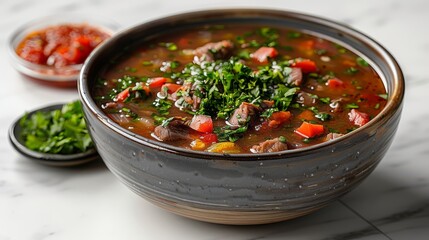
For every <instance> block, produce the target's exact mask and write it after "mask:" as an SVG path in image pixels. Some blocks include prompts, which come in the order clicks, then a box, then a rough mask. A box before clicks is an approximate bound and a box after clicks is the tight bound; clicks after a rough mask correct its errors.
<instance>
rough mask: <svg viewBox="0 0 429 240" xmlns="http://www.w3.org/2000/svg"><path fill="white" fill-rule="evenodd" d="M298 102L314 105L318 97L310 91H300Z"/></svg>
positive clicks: (308, 105)
mask: <svg viewBox="0 0 429 240" xmlns="http://www.w3.org/2000/svg"><path fill="white" fill-rule="evenodd" d="M296 102H297V103H299V104H301V105H304V106H306V107H310V106H314V104H316V99H315V98H313V97H312V96H311V94H310V93H307V92H304V91H300V92H299V93H298V95H297V97H296Z"/></svg>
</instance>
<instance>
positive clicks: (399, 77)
mask: <svg viewBox="0 0 429 240" xmlns="http://www.w3.org/2000/svg"><path fill="white" fill-rule="evenodd" d="M225 12H228V13H234V14H236V13H237V12H238V13H242V15H246V14H247V15H246V16H248V15H249V16H250V14H259V17H268V16H269V14H273V15H274V14H275V15H281V16H285V17H286V16H287V17H288V18H292V19H295V20H299V21H309V22H311V23H313V24H317V25H321V26H328V27H331V28H333V29H335V30H338V31H341V32H342V33H347V34H349V35H351V36H353V37H354V38H356V39H358V40H359V41H361V42H364V43H366V44H369V45H370V46H371V47H372V48H373V51H374V52H377V53H379V54H381V55H382V60H383V61H384V62H385V63H386V65H387V66H388V67H389V69H390V70H391V71H392V75H393V77H392V78H393V79H392V82H393V83H392V84H393V88H392V91H391V92H388V101H387V104H386V106H385V107H384V109H383V110H382V111H381V112H380V113H379V114H378V115H377V116H375V117H374V118H373V119H371V120H370V121H369V122H368V123H367V124H365V125H364V126H362V127H359V128H358V129H356V130H354V131H352V132H350V133H347V134H345V135H344V136H342V137H340V138H337V139H333V140H330V141H326V142H323V143H319V144H316V145H313V146H308V147H303V148H297V149H291V150H285V151H281V152H273V153H256V154H255V153H245V154H223V153H210V152H205V151H195V150H190V149H184V148H179V147H175V146H172V145H169V144H166V143H163V142H159V141H156V140H152V139H148V138H145V137H143V136H140V135H138V134H136V133H133V132H131V131H129V130H127V129H125V128H123V127H121V126H120V125H119V124H117V123H115V122H113V121H112V120H110V119H109V117H107V115H106V114H104V112H103V111H102V110H101V108H99V107H98V106H97V105H96V103H95V102H94V100H93V98H92V96H91V91H90V90H89V87H88V86H89V84H88V78H87V75H88V72H89V71H90V68H91V65H92V64H93V63H94V61H95V60H94V59H96V58H97V56H98V55H100V52H102V51H103V50H104V49H106V48H108V47H109V46H110V44H113V43H114V40H116V39H121V38H126V36H127V35H128V34H130V33H132V32H134V31H138V30H139V29H140V28H144V27H146V28H148V27H149V28H153V26H152V25H154V26H155V28H159V27H160V26H162V25H165V24H166V23H167V22H168V21H167V20H169V19H179V21H183V20H184V19H186V18H188V17H190V16H197V17H202V16H204V15H206V14H218V15H220V14H221V13H222V14H225ZM222 17H223V15H222V16H219V19H222ZM151 26H152V27H151ZM93 71H94V70H93ZM383 75H385V74H383ZM386 81H387V80H386ZM383 82H384V81H383ZM384 85H385V88H387V85H388V84H387V83H386V82H384ZM78 92H79V96H80V98H81V100H82V102H83V104H84V106H86V107H87V108H88V109H89V110H90V113H91V114H93V115H95V116H96V118H97V119H98V120H99V121H100V122H101V123H102V124H103V125H105V126H106V127H107V128H108V129H110V130H113V131H114V132H115V133H116V134H119V135H121V136H123V137H125V138H126V139H128V140H131V141H133V142H136V143H139V144H141V145H144V146H146V147H149V148H153V149H156V150H159V151H165V152H170V153H173V154H177V155H182V156H191V157H196V158H200V159H213V160H253V161H254V160H258V161H263V160H273V159H279V158H288V157H293V156H300V155H306V153H308V152H313V151H317V150H318V149H321V148H325V147H331V146H333V145H335V144H336V143H339V142H342V141H346V140H347V139H350V138H352V137H353V136H356V135H358V134H359V133H361V132H364V131H366V130H368V129H370V128H377V125H379V124H380V122H382V121H383V120H384V119H386V118H391V117H392V116H393V115H394V113H395V112H396V111H397V110H398V109H399V108H400V107H401V105H402V101H403V98H404V93H405V82H404V76H403V73H402V70H401V68H400V66H399V64H398V62H397V61H396V60H395V58H394V57H393V56H392V54H391V53H390V52H388V51H387V50H386V49H385V48H384V47H383V46H382V45H381V44H380V43H378V42H377V41H375V40H373V39H372V38H371V37H369V36H367V35H366V34H364V33H362V32H360V31H358V30H356V29H354V28H352V27H350V26H347V25H345V24H342V23H338V22H336V21H333V20H328V19H325V18H322V17H319V16H314V15H310V14H306V13H300V12H297V11H287V10H274V9H267V8H216V9H207V10H198V11H190V12H184V13H179V14H173V15H168V16H163V17H160V18H157V19H155V20H151V21H147V22H143V23H140V24H137V25H135V26H132V27H130V28H127V29H124V30H122V31H120V32H119V33H117V34H115V35H114V36H113V37H111V38H109V39H108V40H107V41H105V42H103V44H102V45H101V46H100V47H98V48H97V49H95V50H94V51H93V52H92V53H91V54H90V56H89V57H88V58H87V60H86V61H85V63H84V65H83V67H82V70H81V72H80V76H79V79H78ZM85 114H87V113H85Z"/></svg>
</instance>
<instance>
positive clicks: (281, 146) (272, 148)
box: [250, 138, 288, 153]
mask: <svg viewBox="0 0 429 240" xmlns="http://www.w3.org/2000/svg"><path fill="white" fill-rule="evenodd" d="M287 149H288V146H287V143H285V142H281V141H280V140H279V138H274V139H270V140H266V141H264V142H261V143H259V144H258V145H254V146H253V147H252V148H251V149H250V151H251V152H253V153H269V152H280V151H283V150H287Z"/></svg>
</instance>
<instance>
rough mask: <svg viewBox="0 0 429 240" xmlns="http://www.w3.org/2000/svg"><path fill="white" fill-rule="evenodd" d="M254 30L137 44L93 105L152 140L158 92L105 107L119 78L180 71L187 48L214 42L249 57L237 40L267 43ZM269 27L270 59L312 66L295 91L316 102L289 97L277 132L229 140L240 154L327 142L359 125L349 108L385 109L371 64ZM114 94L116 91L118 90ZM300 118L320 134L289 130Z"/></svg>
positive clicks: (214, 30) (208, 31)
mask: <svg viewBox="0 0 429 240" xmlns="http://www.w3.org/2000/svg"><path fill="white" fill-rule="evenodd" d="M260 29H261V26H241V25H231V26H223V27H216V26H211V27H210V26H209V27H207V26H206V27H202V28H198V29H192V30H187V31H184V32H179V33H174V34H172V35H167V36H162V37H160V38H158V39H155V40H153V41H151V42H150V43H148V44H145V45H144V46H141V47H140V48H139V49H137V50H135V51H134V52H133V54H132V55H129V56H128V57H127V58H124V60H121V62H119V63H118V64H116V65H114V66H111V68H110V69H109V70H108V71H106V72H105V73H103V74H102V76H101V78H102V79H104V80H103V82H102V84H99V85H98V86H101V87H97V88H96V89H95V90H94V95H95V96H96V98H97V99H98V105H99V106H101V107H103V108H104V111H105V112H106V113H107V114H108V115H109V116H111V118H112V119H113V120H114V121H116V122H117V123H119V124H120V125H121V126H123V127H124V128H126V129H129V130H131V131H133V132H135V133H137V134H140V135H142V136H143V137H146V138H151V139H154V138H153V136H152V132H153V130H154V128H155V127H156V124H155V121H154V119H153V118H152V115H153V114H158V111H157V109H156V108H155V107H153V105H152V102H153V101H154V100H155V99H156V97H157V93H158V92H159V91H160V88H159V87H157V88H156V87H155V88H151V89H150V91H151V96H150V97H149V98H148V99H146V100H138V101H125V102H124V103H119V104H116V105H115V106H114V107H107V108H106V104H107V103H109V102H114V99H113V100H112V96H113V95H115V94H112V89H114V88H117V86H118V80H119V79H123V76H124V75H130V76H136V77H138V78H142V79H143V81H145V80H146V79H147V78H149V79H150V78H155V77H162V76H165V75H166V76H169V75H170V74H169V72H168V71H167V73H166V72H163V71H162V70H160V69H163V68H164V66H163V64H164V65H165V63H166V62H168V61H175V62H177V63H179V66H177V67H176V68H175V69H171V71H172V72H180V71H181V70H182V69H184V67H185V65H186V64H188V63H191V62H192V61H193V59H194V56H193V55H192V54H186V52H187V51H188V50H189V49H196V48H198V47H201V46H203V45H204V44H206V43H210V42H219V41H222V40H231V41H233V42H234V46H235V48H234V50H233V55H236V54H238V53H240V52H242V51H243V50H246V51H248V52H249V53H252V52H255V51H256V50H257V49H258V48H259V47H253V46H247V45H242V44H240V43H239V41H240V38H239V36H241V37H243V36H244V39H245V41H246V43H249V42H252V41H253V42H256V43H264V42H266V41H267V38H265V37H263V36H260V35H259V34H250V33H252V32H253V33H254V32H257V31H259V30H260ZM273 29H276V31H277V34H278V39H276V40H275V42H276V43H277V45H276V46H274V48H275V49H276V50H277V51H278V55H277V56H276V57H275V59H274V60H275V61H278V62H280V61H288V60H291V59H297V58H304V59H310V60H312V61H314V62H315V63H316V66H317V68H318V70H317V72H315V73H309V74H304V77H303V78H304V81H303V84H302V85H301V86H299V87H300V91H304V92H306V93H309V94H313V97H314V96H316V95H317V99H316V100H315V103H314V104H311V105H303V104H299V103H296V100H297V97H296V96H295V97H294V101H293V102H292V105H291V106H289V108H288V109H287V111H290V112H291V114H292V118H291V119H290V120H289V121H287V122H286V123H283V124H281V125H280V126H279V127H277V128H270V127H266V126H263V124H261V125H259V126H257V127H249V129H248V131H247V132H246V133H245V134H244V135H243V136H242V137H241V138H239V139H238V140H237V141H236V142H235V145H236V146H237V147H238V148H239V149H240V152H242V153H247V152H250V148H251V147H252V146H253V145H255V144H258V143H260V142H263V141H265V140H267V139H273V138H277V137H279V136H282V137H284V138H285V139H286V140H287V143H288V145H289V148H290V149H291V148H300V147H306V146H311V145H314V144H318V143H321V142H324V141H327V139H326V135H327V134H328V133H329V132H335V133H341V134H346V133H348V132H350V131H352V130H354V129H356V128H358V127H359V126H357V125H356V124H354V123H353V122H352V121H351V120H349V113H350V111H351V108H350V107H353V106H355V107H356V106H358V108H357V109H356V110H358V111H359V112H363V113H366V114H367V115H369V117H370V119H372V118H373V117H375V116H376V115H377V114H378V113H379V112H380V111H381V110H382V109H383V108H384V106H385V105H386V97H385V96H386V90H385V87H384V85H383V82H382V80H381V79H380V77H379V76H378V74H377V73H376V72H375V70H374V69H373V68H372V67H371V66H369V65H366V63H365V62H364V61H363V60H362V59H359V60H358V58H359V57H358V56H357V55H356V54H354V53H353V52H352V51H350V50H347V49H345V48H344V47H342V46H339V45H337V44H336V43H333V42H330V41H328V40H325V39H321V38H318V37H315V36H312V35H309V34H305V33H301V32H296V31H295V30H290V29H279V28H273ZM237 37H238V38H237ZM160 43H162V44H160ZM165 43H174V45H170V47H171V48H170V49H168V46H166V44H165ZM174 46H175V47H177V49H175V47H174ZM188 52H189V51H188ZM242 61H244V64H245V65H247V66H248V67H250V68H252V69H253V70H258V67H260V66H265V65H267V64H269V63H258V62H256V61H254V60H252V59H242ZM327 75H334V76H335V78H336V79H340V80H341V81H342V82H343V86H341V87H336V88H335V87H329V86H327V83H326V80H327V77H326V76H327ZM323 77H325V78H323ZM330 78H334V77H330ZM173 82H174V80H173ZM117 93H119V90H118V91H117V92H116V94H117ZM109 94H110V96H109ZM380 96H381V97H380ZM327 98H329V99H330V100H331V101H330V102H329V103H324V102H322V99H324V100H326V99H327ZM338 99H341V107H340V108H339V109H337V110H334V109H333V108H332V107H331V106H330V104H331V103H332V101H333V100H338ZM312 107H313V108H312ZM123 108H125V109H126V110H127V111H128V110H131V112H132V113H133V114H129V113H128V112H127V111H123ZM314 109H317V111H318V112H319V113H327V114H329V115H330V116H331V119H330V120H327V121H321V120H320V119H318V118H315V117H314V115H315V110H314ZM304 111H306V112H308V111H310V112H311V113H312V114H313V117H312V118H311V119H303V118H300V116H302V113H303V112H304ZM127 116H128V117H127ZM171 116H180V117H184V118H187V119H191V118H192V115H191V114H189V113H187V112H184V111H180V110H179V109H178V108H176V107H175V106H174V104H173V106H172V107H171V108H170V109H169V115H168V116H167V117H171ZM212 118H213V122H214V126H215V127H224V126H225V119H219V118H215V117H214V116H212ZM303 120H305V121H307V122H311V123H315V124H321V125H323V126H324V133H323V134H322V135H318V136H315V137H310V138H305V137H302V136H301V135H299V134H297V133H296V132H295V130H296V129H297V128H298V127H299V126H300V125H301V124H302V122H303ZM261 123H263V121H261ZM261 126H262V127H261ZM191 136H192V138H195V139H198V138H200V137H201V134H199V133H197V132H194V131H191ZM193 140H194V139H187V140H179V141H171V142H166V143H168V144H171V145H174V146H178V147H182V148H189V149H192V148H191V142H192V141H193ZM210 145H211V144H206V146H205V147H204V148H203V149H199V150H205V149H207V148H208V147H209V146H210Z"/></svg>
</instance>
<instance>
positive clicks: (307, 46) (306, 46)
mask: <svg viewBox="0 0 429 240" xmlns="http://www.w3.org/2000/svg"><path fill="white" fill-rule="evenodd" d="M299 48H300V49H301V50H313V49H314V41H313V40H307V41H302V42H300V43H299Z"/></svg>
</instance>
